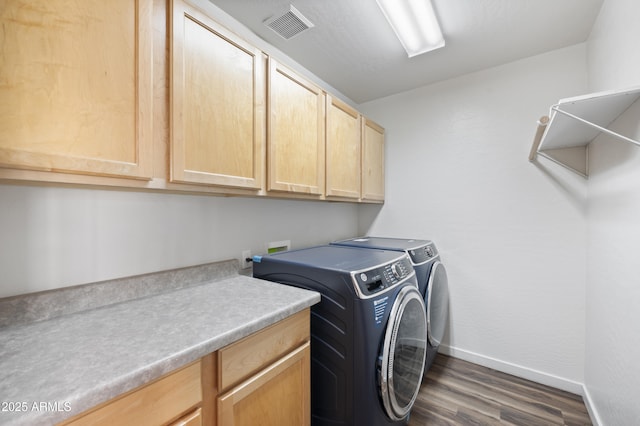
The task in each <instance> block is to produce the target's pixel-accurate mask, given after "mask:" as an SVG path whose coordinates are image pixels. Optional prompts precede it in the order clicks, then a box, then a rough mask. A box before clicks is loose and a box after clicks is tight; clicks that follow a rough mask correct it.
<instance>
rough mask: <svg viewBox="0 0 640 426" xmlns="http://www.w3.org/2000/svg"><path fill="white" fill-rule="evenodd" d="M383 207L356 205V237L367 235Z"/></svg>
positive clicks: (382, 205)
mask: <svg viewBox="0 0 640 426" xmlns="http://www.w3.org/2000/svg"><path fill="white" fill-rule="evenodd" d="M383 207H384V204H360V205H358V236H362V235H367V234H369V230H370V229H371V228H372V227H373V224H374V223H375V222H376V219H377V218H378V215H379V214H380V212H381V211H382V208H383Z"/></svg>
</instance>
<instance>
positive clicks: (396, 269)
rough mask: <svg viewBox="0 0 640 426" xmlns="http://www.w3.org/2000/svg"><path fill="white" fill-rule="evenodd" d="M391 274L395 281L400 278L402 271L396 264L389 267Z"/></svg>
mask: <svg viewBox="0 0 640 426" xmlns="http://www.w3.org/2000/svg"><path fill="white" fill-rule="evenodd" d="M391 272H393V276H394V277H396V278H397V279H400V278H402V269H400V266H399V265H398V264H397V263H394V264H393V265H391Z"/></svg>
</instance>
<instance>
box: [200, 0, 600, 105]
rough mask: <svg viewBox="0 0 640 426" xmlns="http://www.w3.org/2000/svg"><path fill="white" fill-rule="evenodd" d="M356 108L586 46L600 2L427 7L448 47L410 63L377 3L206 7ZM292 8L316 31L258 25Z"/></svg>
mask: <svg viewBox="0 0 640 426" xmlns="http://www.w3.org/2000/svg"><path fill="white" fill-rule="evenodd" d="M210 1H211V2H212V3H213V4H215V5H216V6H218V7H219V8H221V9H222V10H224V11H225V12H226V13H228V14H229V15H231V16H232V17H234V18H235V19H236V20H238V21H239V22H240V23H242V24H243V25H245V26H246V27H247V28H249V29H250V30H251V31H253V32H254V33H255V34H256V35H258V36H259V37H261V38H262V39H264V40H265V41H267V42H268V43H269V44H271V45H273V46H275V47H276V48H278V49H279V50H281V51H282V52H284V53H285V54H287V55H288V56H289V57H291V58H292V59H293V60H295V61H296V62H298V63H299V64H301V65H302V66H304V67H305V68H306V69H308V70H309V71H311V72H312V73H314V74H315V75H316V76H318V77H319V78H321V79H322V80H324V81H325V82H327V83H328V84H330V85H331V86H333V87H334V88H336V89H337V90H339V91H340V92H342V93H343V94H344V95H346V96H348V97H349V98H350V99H352V100H353V101H354V102H356V103H363V102H367V101H371V100H374V99H377V98H381V97H384V96H388V95H392V94H395V93H399V92H403V91H406V90H411V89H413V88H416V87H420V86H424V85H427V84H431V83H434V82H437V81H441V80H446V79H449V78H452V77H456V76H459V75H463V74H467V73H470V72H474V71H478V70H481V69H485V68H489V67H493V66H496V65H500V64H504V63H508V62H511V61H514V60H517V59H521V58H526V57H529V56H532V55H536V54H540V53H543V52H547V51H550V50H555V49H559V48H562V47H566V46H570V45H573V44H576V43H580V42H583V41H585V40H586V39H587V38H588V36H589V33H590V31H591V27H592V26H593V23H594V21H595V19H596V17H597V15H598V12H599V10H600V6H601V5H602V2H603V0H433V6H434V9H435V10H436V14H437V15H438V18H439V20H440V26H441V27H442V32H443V33H444V37H445V40H446V46H445V47H444V48H442V49H439V50H435V51H432V52H428V53H425V54H423V55H419V56H415V57H413V58H408V57H407V54H406V53H405V51H404V49H403V48H402V45H401V44H400V42H399V41H398V39H397V38H396V36H395V33H394V32H393V30H392V29H391V27H390V26H389V25H388V23H387V21H386V20H385V18H384V16H383V15H382V12H381V11H380V9H379V8H378V5H377V3H376V2H375V0H291V1H287V0H210ZM289 4H293V5H294V6H295V7H296V8H297V9H298V10H299V11H300V12H302V14H303V15H304V16H305V17H307V18H308V19H309V20H310V21H311V22H313V24H314V25H315V26H314V27H313V28H311V29H309V30H307V31H305V32H303V33H301V34H299V35H297V36H295V37H293V38H291V39H289V40H285V39H283V38H282V37H280V36H279V35H278V34H276V33H275V32H274V31H273V30H271V29H270V28H268V27H266V26H265V25H264V24H263V21H265V20H266V19H268V18H270V17H272V16H273V15H275V14H278V13H280V12H282V11H284V10H285V9H286V8H287V7H288V6H289Z"/></svg>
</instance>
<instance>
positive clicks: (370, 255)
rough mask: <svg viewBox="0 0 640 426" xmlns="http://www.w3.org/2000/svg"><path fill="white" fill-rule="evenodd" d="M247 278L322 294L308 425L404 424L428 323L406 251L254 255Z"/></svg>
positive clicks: (333, 249) (330, 249)
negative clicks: (250, 272) (252, 277)
mask: <svg viewBox="0 0 640 426" xmlns="http://www.w3.org/2000/svg"><path fill="white" fill-rule="evenodd" d="M253 276H254V277H256V278H261V279H265V280H269V281H275V282H279V283H282V284H287V285H292V286H296V287H301V288H305V289H310V290H315V291H317V292H319V293H320V294H321V295H322V297H321V301H320V303H318V304H316V305H314V306H312V307H311V419H312V420H311V423H312V424H313V425H332V426H336V425H344V426H347V425H349V426H353V425H355V426H387V425H404V424H406V423H407V422H408V418H409V414H410V410H411V408H412V407H413V404H414V402H415V399H416V396H417V394H418V391H419V388H420V383H421V381H422V372H423V370H424V364H425V361H426V348H427V324H426V321H427V319H426V313H425V307H424V299H423V297H422V295H421V294H420V292H419V290H418V285H417V284H418V283H417V280H416V275H415V271H414V270H413V268H412V266H411V260H410V259H409V256H408V255H407V254H406V253H399V252H393V251H385V250H362V249H357V248H352V247H341V246H331V245H326V246H319V247H311V248H307V249H301V250H292V251H286V252H279V253H274V254H269V255H265V256H254V258H253Z"/></svg>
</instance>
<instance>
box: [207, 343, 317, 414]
mask: <svg viewBox="0 0 640 426" xmlns="http://www.w3.org/2000/svg"><path fill="white" fill-rule="evenodd" d="M310 353H311V350H310V346H309V343H308V342H307V343H306V344H304V345H303V346H301V347H300V348H298V349H296V350H295V351H293V352H291V353H290V354H288V355H286V356H285V357H283V358H282V359H280V360H279V361H277V362H276V363H274V364H272V365H271V366H269V367H267V368H266V369H265V370H262V371H261V372H260V373H258V374H256V375H255V376H253V377H251V378H249V379H248V380H246V381H244V382H242V383H240V384H239V385H238V386H236V387H234V388H233V389H231V390H230V391H229V392H227V393H225V394H224V395H222V396H220V397H219V398H218V424H220V425H226V426H254V425H258V424H260V425H296V426H297V425H308V424H310V401H311V393H310V392H311V391H310V362H311V361H310Z"/></svg>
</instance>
